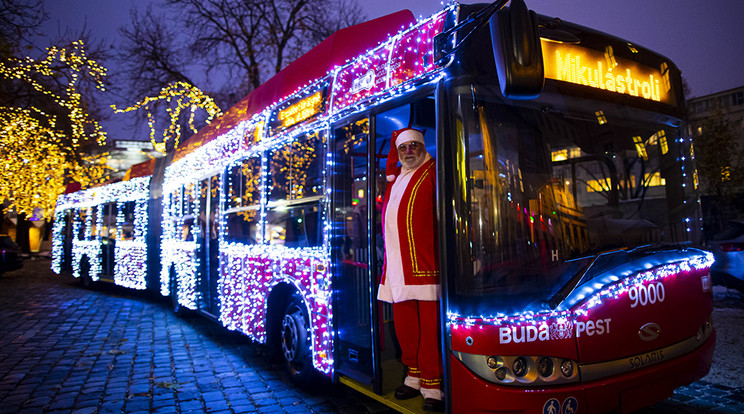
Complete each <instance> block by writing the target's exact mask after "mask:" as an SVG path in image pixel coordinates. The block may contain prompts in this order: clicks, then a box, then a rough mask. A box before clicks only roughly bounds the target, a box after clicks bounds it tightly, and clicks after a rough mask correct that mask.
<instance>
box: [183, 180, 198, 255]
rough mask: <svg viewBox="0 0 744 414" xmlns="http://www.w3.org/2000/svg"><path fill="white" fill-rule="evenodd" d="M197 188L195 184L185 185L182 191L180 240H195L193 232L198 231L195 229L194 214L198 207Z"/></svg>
mask: <svg viewBox="0 0 744 414" xmlns="http://www.w3.org/2000/svg"><path fill="white" fill-rule="evenodd" d="M198 191H199V188H198V186H197V184H196V183H190V184H186V185H185V186H184V187H183V190H182V194H183V195H182V197H181V198H180V202H181V212H182V213H183V222H182V224H181V240H184V241H194V240H196V238H195V235H194V232H196V231H198V230H197V229H196V228H195V227H196V214H197V212H198V207H199V205H198V204H197V203H198V202H199V192H198Z"/></svg>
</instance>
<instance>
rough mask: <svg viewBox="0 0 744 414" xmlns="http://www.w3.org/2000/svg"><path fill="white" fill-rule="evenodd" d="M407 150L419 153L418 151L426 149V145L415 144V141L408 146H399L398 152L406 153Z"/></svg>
mask: <svg viewBox="0 0 744 414" xmlns="http://www.w3.org/2000/svg"><path fill="white" fill-rule="evenodd" d="M407 148H410V149H411V151H418V150H420V149H422V148H424V144H422V143H420V142H415V141H414V142H409V143H407V144H400V145H398V151H399V152H406V149H407Z"/></svg>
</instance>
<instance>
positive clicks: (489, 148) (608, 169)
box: [448, 83, 699, 315]
mask: <svg viewBox="0 0 744 414" xmlns="http://www.w3.org/2000/svg"><path fill="white" fill-rule="evenodd" d="M560 87H564V88H565V85H560V84H558V85H556V84H555V83H547V84H546V86H545V89H544V91H543V93H542V94H541V96H540V98H539V99H537V100H534V101H505V100H504V99H503V97H501V95H500V94H499V92H498V86H492V85H483V84H479V85H473V84H467V83H464V84H462V85H461V86H458V87H454V89H453V92H454V98H455V99H454V101H453V102H454V105H455V106H456V107H457V112H458V114H457V116H458V118H457V120H456V124H458V125H459V124H460V123H461V124H462V125H461V131H462V137H459V136H458V143H457V148H458V151H457V152H458V155H457V160H456V161H455V162H456V163H457V164H459V166H458V168H457V169H458V170H459V171H462V173H461V174H459V177H458V178H456V180H455V181H456V183H455V186H454V189H455V192H456V193H457V196H456V197H455V203H456V206H455V214H456V217H455V221H456V223H457V224H456V226H455V227H456V229H457V231H456V233H457V235H456V236H455V239H456V241H455V245H456V246H457V248H458V250H459V251H458V253H459V254H458V255H456V257H457V260H458V261H461V262H460V263H458V264H457V265H456V268H457V269H458V270H459V271H458V272H457V275H456V276H453V275H450V281H449V283H450V285H449V288H448V289H449V293H450V304H451V306H450V309H456V310H457V312H458V313H460V314H470V315H472V314H480V315H484V314H493V315H499V314H501V315H510V314H514V313H521V312H525V311H539V310H541V309H545V308H546V306H548V304H549V301H550V300H551V298H554V297H556V295H557V294H558V293H559V292H560V291H561V290H562V289H565V288H564V287H565V286H566V285H567V284H568V283H569V282H571V281H572V280H573V281H574V283H575V281H576V280H577V279H576V278H575V276H577V275H579V277H580V274H581V273H582V272H585V271H586V269H587V267H588V266H589V265H590V263H591V262H592V260H593V258H594V257H596V256H597V255H598V254H600V253H602V252H607V251H611V250H616V249H619V248H623V249H632V248H633V247H636V246H641V245H649V244H654V243H662V242H685V241H688V240H691V238H692V237H693V236H694V233H695V231H694V230H693V229H692V224H691V223H692V222H694V221H695V220H697V219H698V218H697V216H696V215H695V212H696V209H697V203H696V201H695V200H696V199H695V196H694V186H695V184H694V180H693V170H692V166H691V165H687V162H688V159H689V158H690V150H691V148H690V144H689V141H686V140H683V139H681V136H680V132H681V128H680V126H679V123H678V122H677V120H676V119H674V118H673V117H669V116H666V115H662V114H660V113H658V112H653V111H649V110H647V109H640V107H641V106H638V107H634V106H630V105H621V104H617V103H613V102H614V101H611V100H601V101H600V100H597V99H590V98H588V97H586V96H583V95H582V94H567V93H565V92H564V91H563V90H559V88H560ZM458 129H459V128H458ZM685 168H688V170H686V169H685ZM698 227H699V226H698ZM558 296H560V295H558ZM553 306H555V304H553ZM476 312H477V313H476Z"/></svg>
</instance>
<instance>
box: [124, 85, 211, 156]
mask: <svg viewBox="0 0 744 414" xmlns="http://www.w3.org/2000/svg"><path fill="white" fill-rule="evenodd" d="M158 104H163V105H165V112H166V113H167V114H168V118H169V119H168V124H167V126H165V127H163V132H162V134H158V133H157V130H158V129H159V128H158V126H157V125H156V117H155V111H156V109H157V107H158ZM112 108H113V109H114V111H115V112H116V113H125V112H131V111H136V110H138V109H144V110H145V111H146V112H147V124H148V126H149V128H150V141H152V145H153V147H154V148H155V150H156V151H158V152H161V153H163V154H165V153H166V152H167V151H170V150H172V149H174V148H177V147H178V144H179V143H180V140H181V135H182V129H183V128H184V127H188V129H189V130H190V131H191V133H196V131H197V127H196V122H195V121H196V114H197V110H198V109H203V110H204V111H205V112H206V118H205V119H204V120H203V122H204V123H207V124H208V123H209V122H210V121H211V120H212V119H214V118H215V117H217V116H219V115H221V114H222V111H221V110H220V108H219V107H218V106H217V104H216V103H215V102H214V99H212V98H211V97H210V96H208V95H206V94H205V93H204V92H202V91H201V90H199V88H197V87H195V86H193V85H191V84H189V83H187V82H173V83H171V84H170V85H168V86H166V87H165V88H163V89H161V90H160V93H158V94H157V95H155V96H147V97H145V99H142V100H141V101H139V102H137V103H135V104H134V105H132V106H130V107H127V108H117V107H116V105H112ZM184 124H185V125H184ZM158 135H159V136H158Z"/></svg>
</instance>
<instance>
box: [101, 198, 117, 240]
mask: <svg viewBox="0 0 744 414" xmlns="http://www.w3.org/2000/svg"><path fill="white" fill-rule="evenodd" d="M102 219H103V220H102V225H101V232H100V236H101V237H105V238H115V237H116V203H106V204H104V205H103V217H102Z"/></svg>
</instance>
